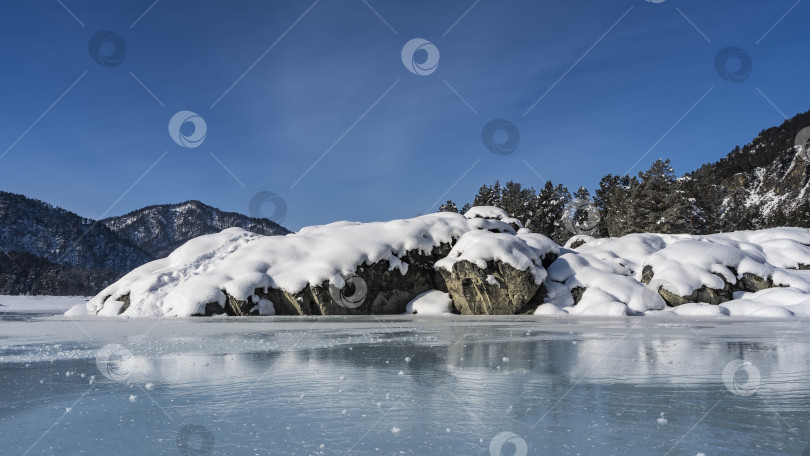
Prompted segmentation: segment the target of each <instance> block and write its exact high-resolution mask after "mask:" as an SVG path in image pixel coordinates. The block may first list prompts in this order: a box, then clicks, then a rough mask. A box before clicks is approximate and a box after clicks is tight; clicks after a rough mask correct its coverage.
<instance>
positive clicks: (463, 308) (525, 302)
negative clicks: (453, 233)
mask: <svg viewBox="0 0 810 456" xmlns="http://www.w3.org/2000/svg"><path fill="white" fill-rule="evenodd" d="M440 272H441V274H442V276H443V277H444V281H445V283H446V284H447V289H448V293H450V296H451V298H452V299H453V303H454V304H455V307H456V309H457V310H458V311H459V313H461V314H462V315H515V314H519V313H526V312H529V311H534V309H536V308H537V307H538V306H539V305H540V304H542V303H543V298H544V297H545V289H544V288H543V287H542V286H541V285H538V284H536V283H535V280H534V275H533V274H532V273H531V272H530V271H528V270H526V271H519V270H517V269H515V268H513V267H512V266H510V265H508V264H505V263H503V262H500V261H489V262H487V267H486V268H479V267H478V266H476V265H475V264H473V263H471V262H469V261H459V262H457V263H455V264H454V265H453V269H452V271H448V270H446V269H440Z"/></svg>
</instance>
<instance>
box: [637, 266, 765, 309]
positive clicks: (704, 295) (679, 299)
mask: <svg viewBox="0 0 810 456" xmlns="http://www.w3.org/2000/svg"><path fill="white" fill-rule="evenodd" d="M729 270H730V271H731V272H732V273H733V274H734V275H735V276H736V275H737V272H736V271H735V270H734V268H729ZM715 275H716V276H717V277H720V279H722V280H723V284H724V286H723V288H722V289H714V288H709V287H707V286H702V287H700V288H698V289H697V290H692V292H691V293H690V294H688V295H686V296H679V295H677V294H675V293H672V292H670V291H668V290H666V289H664V287H663V286H660V287H658V294H660V295H661V297H662V298H664V301H666V302H667V304H668V305H670V306H679V305H681V304H687V303H692V302H705V303H709V304H722V303H724V302H728V301H731V300H732V299H733V298H734V292H735V291H747V292H752V293H755V292H757V291H761V290H765V289H767V288H773V287H774V286H775V285H774V283H773V280H772V279H771V278H770V277H766V278H762V277H759V276H756V275H754V274H749V273H747V272H746V273H744V274H743V275H742V277H740V278H739V279H737V283H735V284H730V283H728V281H726V279H725V278H724V277H723V276H722V275H720V274H715ZM654 276H655V273H654V272H653V269H652V267H651V266H645V267H644V269H643V270H642V275H641V282H642V283H644V284H649V283H650V282H651V281H652V279H653V277H654Z"/></svg>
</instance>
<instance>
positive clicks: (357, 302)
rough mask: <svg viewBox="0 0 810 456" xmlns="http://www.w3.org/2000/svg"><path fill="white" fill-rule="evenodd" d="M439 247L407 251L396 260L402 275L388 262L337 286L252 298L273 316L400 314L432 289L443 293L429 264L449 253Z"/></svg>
mask: <svg viewBox="0 0 810 456" xmlns="http://www.w3.org/2000/svg"><path fill="white" fill-rule="evenodd" d="M450 249H451V246H450V244H446V243H445V244H441V245H440V246H438V247H435V248H434V249H433V251H432V252H431V253H429V254H424V253H421V252H419V251H411V252H408V253H406V254H405V255H403V256H402V257H401V258H400V260H401V261H402V262H403V263H405V264H406V265H407V270H406V272H405V273H404V274H403V273H402V272H401V271H400V269H399V268H391V265H390V264H389V262H388V261H381V262H377V263H375V264H372V265H362V266H360V267H358V268H357V269H356V270H355V271H354V272H352V273H351V274H347V275H345V276H344V277H343V282H344V284H343V285H342V286H337V285H333V284H330V283H329V282H328V281H325V282H323V283H321V284H318V285H314V286H313V285H309V286H307V287H306V288H304V289H303V290H301V291H299V292H297V293H289V292H286V291H283V290H278V289H273V288H270V289H268V290H266V291H265V290H261V289H259V290H256V293H255V294H256V295H257V296H259V297H261V298H265V299H268V300H270V301H271V302H273V305H274V307H275V309H276V314H277V315H370V314H402V313H405V307H406V306H407V305H408V303H409V302H411V301H412V300H413V299H414V298H416V297H417V296H418V295H420V294H422V293H424V292H426V291H429V290H433V289H437V290H441V291H447V287H446V285H445V284H444V280H443V279H442V276H441V275H439V274H438V273H437V272H436V270H435V269H434V268H433V264H434V263H435V262H436V261H438V260H439V259H441V258H443V257H445V256H446V255H447V254H448V253H449V252H450Z"/></svg>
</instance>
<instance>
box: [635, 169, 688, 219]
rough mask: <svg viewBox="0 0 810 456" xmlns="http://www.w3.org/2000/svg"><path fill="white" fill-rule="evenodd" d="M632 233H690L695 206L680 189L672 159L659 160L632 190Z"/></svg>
mask: <svg viewBox="0 0 810 456" xmlns="http://www.w3.org/2000/svg"><path fill="white" fill-rule="evenodd" d="M630 200H631V204H629V206H628V217H627V218H628V220H627V221H628V228H629V232H633V233H643V232H665V233H666V232H689V231H690V229H689V228H690V227H691V217H692V215H691V205H690V204H689V201H688V200H687V198H686V196H685V194H684V192H682V191H680V189H678V188H677V185H676V182H675V171H674V170H673V169H672V166H670V161H669V159H667V160H661V159H659V160H656V162H655V163H653V164H652V166H651V167H650V169H649V170H647V171H645V172H640V173H639V174H638V183H637V184H636V185H633V186H631V189H630Z"/></svg>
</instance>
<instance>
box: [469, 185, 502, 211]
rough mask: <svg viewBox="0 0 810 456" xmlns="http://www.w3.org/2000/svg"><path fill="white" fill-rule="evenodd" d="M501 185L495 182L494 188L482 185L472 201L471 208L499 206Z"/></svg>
mask: <svg viewBox="0 0 810 456" xmlns="http://www.w3.org/2000/svg"><path fill="white" fill-rule="evenodd" d="M501 192H502V189H501V184H500V183H499V182H498V181H495V185H494V186H489V185H482V186H481V188H480V189H479V190H478V194H477V195H475V198H474V199H473V206H496V207H500V205H501Z"/></svg>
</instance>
